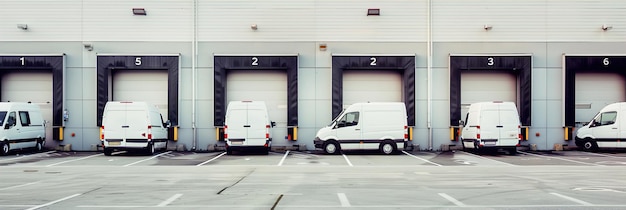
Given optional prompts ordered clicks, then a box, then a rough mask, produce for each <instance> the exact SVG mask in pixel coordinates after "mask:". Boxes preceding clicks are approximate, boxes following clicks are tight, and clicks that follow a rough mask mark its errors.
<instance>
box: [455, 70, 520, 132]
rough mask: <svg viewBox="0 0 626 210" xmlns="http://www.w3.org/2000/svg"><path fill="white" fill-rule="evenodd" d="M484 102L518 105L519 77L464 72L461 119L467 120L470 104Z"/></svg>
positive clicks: (462, 75)
mask: <svg viewBox="0 0 626 210" xmlns="http://www.w3.org/2000/svg"><path fill="white" fill-rule="evenodd" d="M482 101H511V102H513V103H517V77H516V76H515V75H514V74H510V73H504V72H463V73H462V74H461V119H462V120H465V115H466V114H467V109H468V108H469V105H470V104H472V103H476V102H482ZM518 109H519V108H518Z"/></svg>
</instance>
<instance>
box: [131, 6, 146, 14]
mask: <svg viewBox="0 0 626 210" xmlns="http://www.w3.org/2000/svg"><path fill="white" fill-rule="evenodd" d="M133 15H146V9H144V8H133Z"/></svg>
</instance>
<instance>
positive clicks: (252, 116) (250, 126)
mask: <svg viewBox="0 0 626 210" xmlns="http://www.w3.org/2000/svg"><path fill="white" fill-rule="evenodd" d="M248 106H249V109H248V113H247V114H248V115H247V119H248V122H247V124H245V125H244V127H245V130H246V132H247V138H246V139H247V142H246V143H247V145H254V146H257V145H264V144H265V140H266V139H267V138H266V137H267V136H266V134H267V129H268V128H267V126H268V120H267V116H266V113H267V112H266V111H265V110H263V109H261V108H260V107H250V105H248Z"/></svg>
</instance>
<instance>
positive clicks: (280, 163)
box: [278, 150, 289, 166]
mask: <svg viewBox="0 0 626 210" xmlns="http://www.w3.org/2000/svg"><path fill="white" fill-rule="evenodd" d="M287 155H289V150H287V152H285V155H283V159H280V162H278V166H282V165H283V162H285V158H287Z"/></svg>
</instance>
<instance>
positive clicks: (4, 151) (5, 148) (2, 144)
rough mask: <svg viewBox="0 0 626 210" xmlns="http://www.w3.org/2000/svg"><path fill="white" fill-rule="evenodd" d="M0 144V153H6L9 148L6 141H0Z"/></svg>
mask: <svg viewBox="0 0 626 210" xmlns="http://www.w3.org/2000/svg"><path fill="white" fill-rule="evenodd" d="M0 145H1V146H2V148H0V155H6V154H8V153H9V150H11V148H10V147H9V142H8V141H4V142H0Z"/></svg>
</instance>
